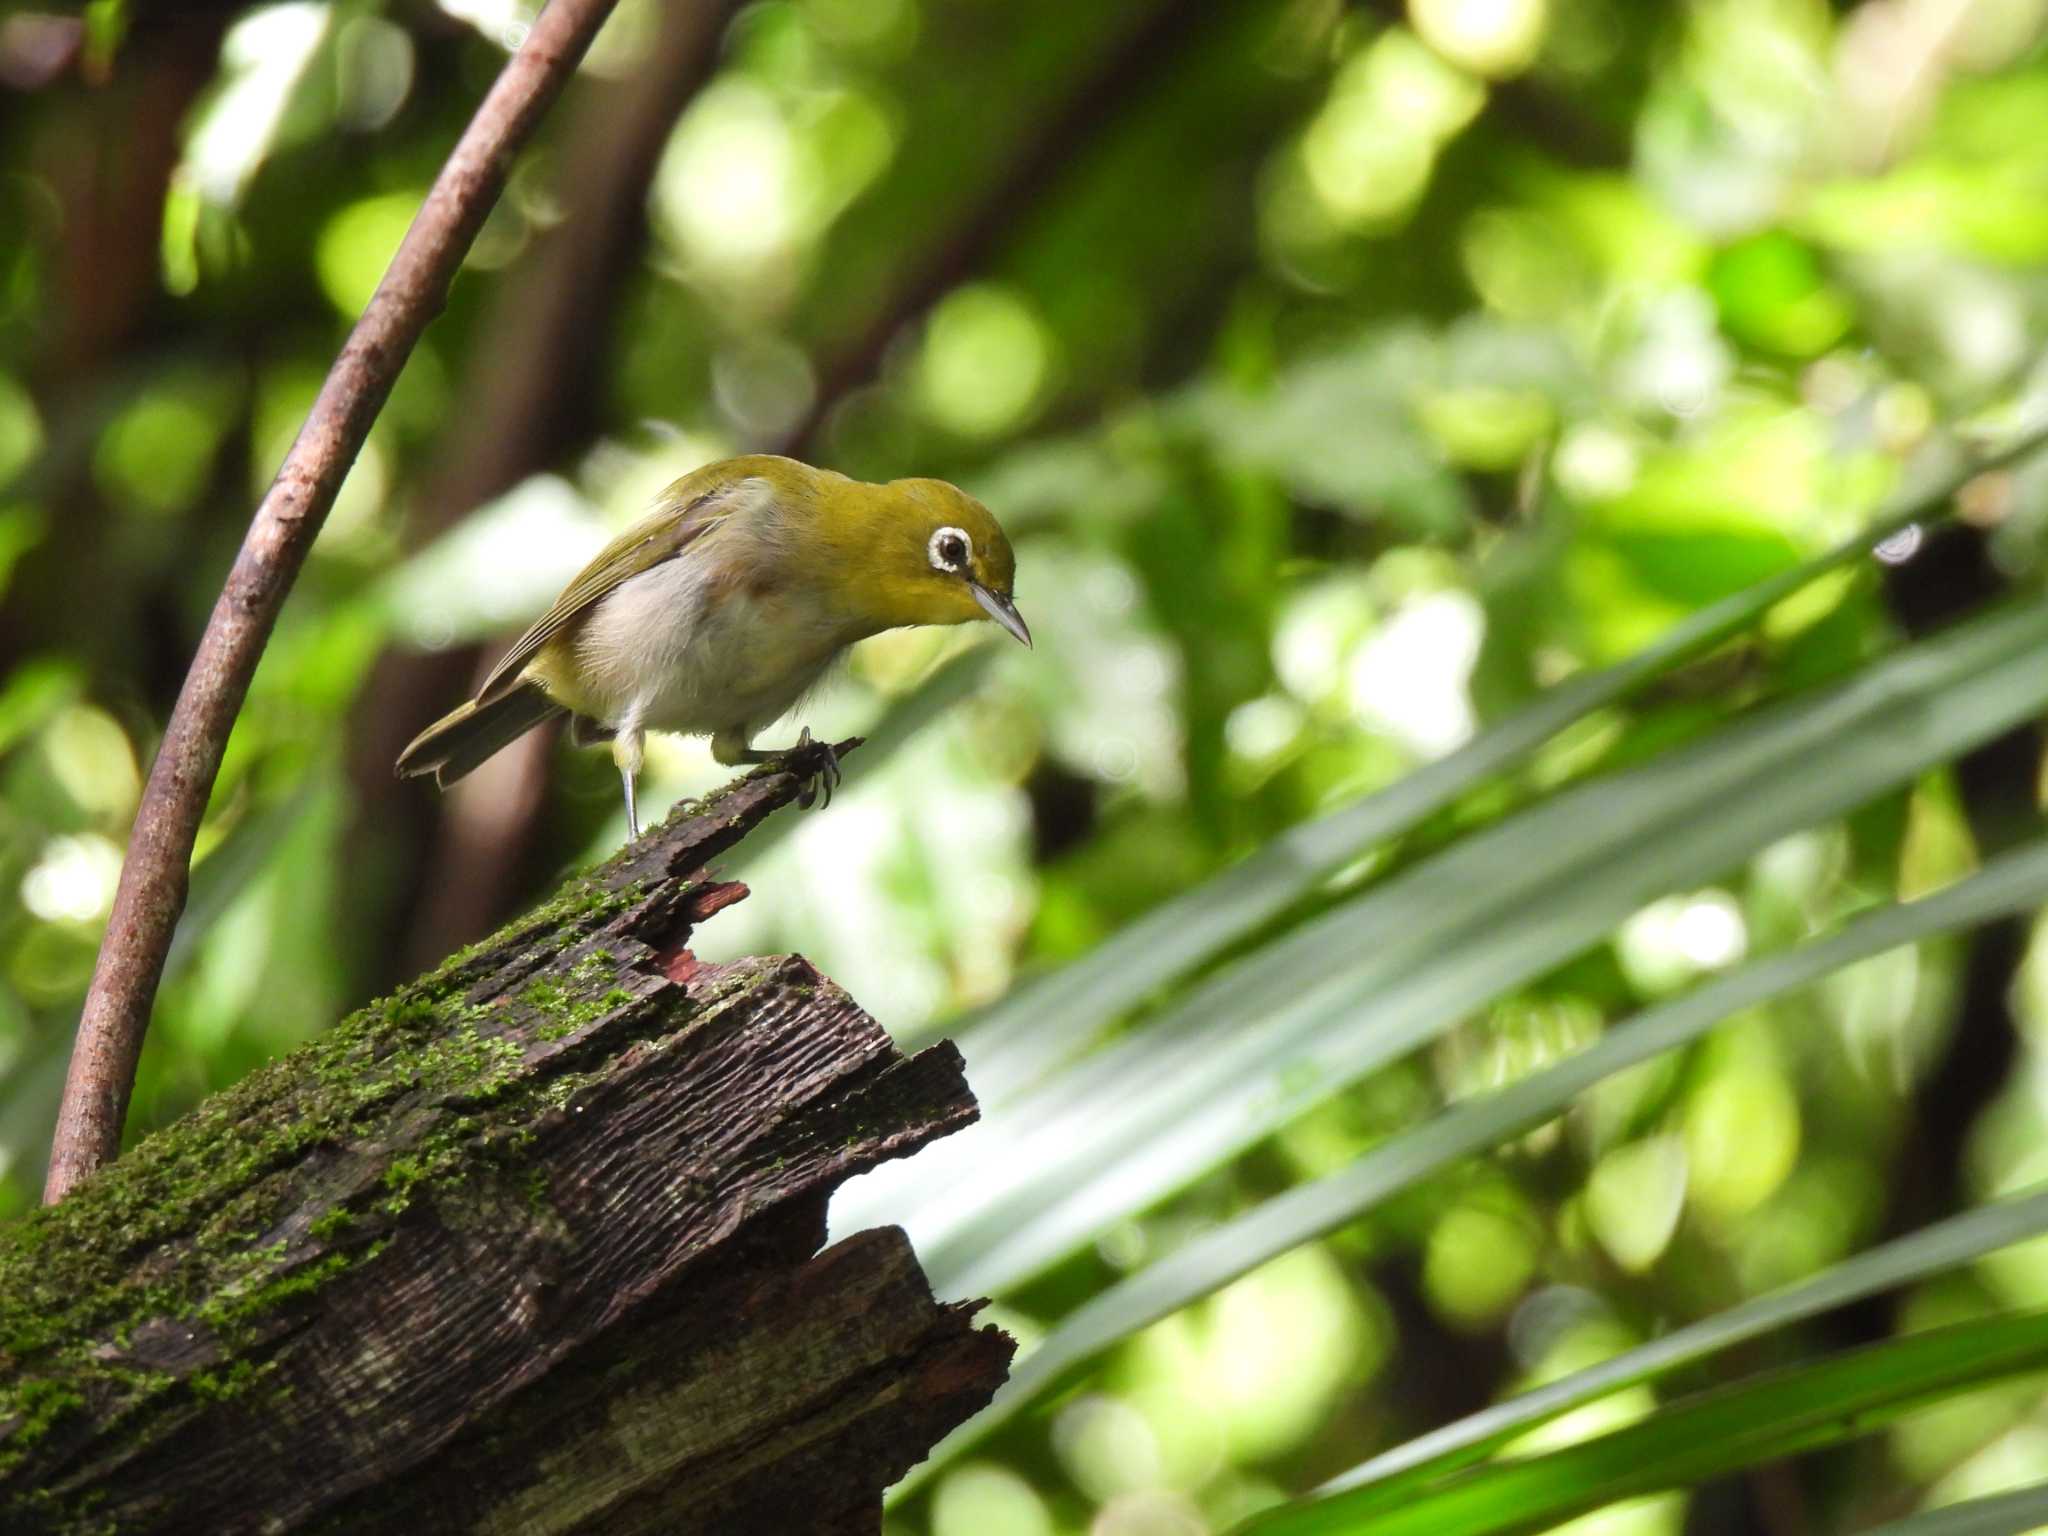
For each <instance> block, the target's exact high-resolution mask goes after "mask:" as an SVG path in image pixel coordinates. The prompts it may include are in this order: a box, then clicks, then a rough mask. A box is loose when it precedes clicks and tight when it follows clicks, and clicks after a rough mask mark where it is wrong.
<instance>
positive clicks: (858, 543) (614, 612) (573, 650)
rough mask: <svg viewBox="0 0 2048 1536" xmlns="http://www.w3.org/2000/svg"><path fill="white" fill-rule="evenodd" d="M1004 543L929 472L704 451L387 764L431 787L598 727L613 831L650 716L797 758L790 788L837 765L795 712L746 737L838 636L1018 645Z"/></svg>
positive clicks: (801, 692)
mask: <svg viewBox="0 0 2048 1536" xmlns="http://www.w3.org/2000/svg"><path fill="white" fill-rule="evenodd" d="M1015 578H1016V558H1015V556H1014V554H1013V553H1012V551H1011V548H1010V541H1009V539H1008V537H1007V536H1006V535H1005V534H1004V533H1003V530H1002V527H1001V525H1000V524H999V523H997V521H996V519H995V515H994V514H993V513H992V512H990V511H989V509H988V508H987V507H985V506H983V505H982V504H981V503H980V502H979V501H976V500H975V499H974V498H973V497H972V496H970V495H968V494H967V493H966V492H965V491H963V490H961V489H960V488H959V487H958V486H955V485H952V484H949V483H948V482H946V481H944V480H932V479H906V480H892V481H889V482H888V483H887V484H881V485H877V484H871V483H869V482H866V481H861V480H854V479H851V478H849V477H848V476H846V475H843V474H840V473H838V472H837V471H834V470H830V469H818V468H814V467H812V466H811V465H809V464H805V463H803V462H801V461H799V460H797V459H791V458H784V457H782V456H780V455H776V454H747V455H743V456H741V457H739V458H731V459H725V460H722V461H720V462H717V463H713V464H707V465H705V466H704V467H703V468H701V469H697V470H694V471H692V472H691V473H690V474H687V475H684V476H683V477H682V478H681V479H680V480H677V481H676V482H675V483H674V484H672V485H670V486H669V487H668V488H667V489H666V490H664V491H662V492H661V493H660V494H659V495H658V496H657V497H656V498H655V500H654V504H653V507H652V509H651V510H650V511H649V512H648V513H647V515H646V516H644V517H642V518H641V519H640V520H639V521H638V522H636V523H634V524H633V525H632V526H630V527H629V528H627V529H626V530H625V531H624V532H623V533H621V534H619V536H618V537H617V538H615V539H613V540H612V541H611V543H609V544H607V545H606V546H605V547H604V548H603V549H602V550H600V551H599V552H598V554H597V556H596V558H594V559H593V560H592V561H591V562H590V563H589V564H588V565H586V566H584V568H583V569H582V570H581V571H579V572H578V573H577V574H576V576H575V577H574V579H572V580H571V581H570V582H569V584H568V585H567V586H566V587H564V588H563V589H562V594H561V596H559V597H557V598H556V599H555V601H554V604H553V606H552V607H550V608H549V609H548V610H547V612H546V613H544V614H542V615H541V616H540V618H539V619H538V620H536V621H535V623H534V624H533V626H532V627H531V628H530V629H528V630H527V631H526V633H525V634H523V635H521V636H520V637H519V638H518V639H517V640H516V641H514V642H513V644H512V647H511V649H509V650H508V651H506V652H505V654H504V656H503V657H502V658H501V659H500V660H499V661H498V663H497V664H496V665H495V666H494V667H492V669H491V671H490V673H489V675H488V676H486V677H485V678H484V680H483V683H482V685H481V686H479V687H478V688H477V690H476V693H475V695H474V696H473V697H471V698H470V699H468V700H466V701H465V702H463V703H462V704H460V705H458V706H457V707H456V708H455V709H453V710H451V711H450V712H449V713H448V714H446V715H444V716H442V717H441V718H440V719H439V720H436V721H435V722H434V723H433V724H432V725H430V726H428V727H427V728H426V729H425V730H424V731H422V732H420V734H419V735H418V736H417V737H415V738H414V739H413V741H412V742H411V744H410V745H408V746H407V747H406V749H405V750H404V751H403V752H401V753H400V754H399V756H398V762H397V765H396V767H397V772H398V776H399V777H400V778H415V777H422V776H425V775H432V776H433V779H434V782H435V783H436V784H437V785H439V786H440V787H441V788H443V789H445V788H447V787H448V786H449V785H450V784H453V783H454V782H455V781H456V780H458V779H460V778H462V777H463V776H464V775H465V774H467V773H469V772H471V771H472V770H473V769H475V768H476V767H477V766H478V765H479V764H481V763H482V762H483V761H484V760H485V759H487V758H489V757H490V756H491V755H492V754H493V753H496V752H497V751H499V750H500V749H501V748H503V747H505V746H508V745H509V744H510V743H511V742H513V741H514V740H516V739H517V738H518V737H520V736H522V735H524V734H525V733H526V732H528V731H530V730H532V729H534V728H535V727H536V726H539V725H542V724H544V723H546V722H547V721H550V720H553V719H555V718H557V717H559V716H561V715H568V716H569V717H570V737H571V739H572V740H573V741H574V742H576V743H577V744H578V745H590V744H595V743H600V742H609V743H610V746H611V753H612V761H613V762H614V763H615V764H616V765H617V767H618V770H619V777H620V779H621V781H622V783H623V786H624V790H625V799H626V828H627V834H628V838H629V840H631V839H637V838H638V837H639V836H640V814H639V807H638V804H637V800H636V796H635V781H636V780H637V778H638V777H639V773H640V769H641V764H642V762H643V760H644V755H645V740H646V733H647V732H648V731H650V730H655V731H673V732H679V733H681V734H684V735H692V736H708V737H710V738H711V755H712V757H713V758H714V759H715V760H716V761H718V762H719V763H721V764H724V765H726V766H728V767H736V766H739V765H742V764H754V763H776V764H778V765H781V766H785V767H790V768H794V769H797V770H800V771H802V772H803V774H804V780H805V784H804V791H803V794H802V796H801V797H800V799H801V803H802V804H803V805H805V806H806V807H808V806H809V805H810V804H811V802H812V799H813V797H814V795H815V793H816V792H817V791H818V790H819V789H822V790H823V791H824V794H825V798H826V800H827V802H828V803H829V800H830V797H831V791H832V787H833V786H834V785H835V784H836V783H837V782H838V780H839V764H838V760H837V758H836V757H835V756H834V755H833V752H832V749H831V748H830V747H829V746H828V745H826V744H825V743H822V742H818V741H814V740H812V738H811V734H810V728H809V727H808V726H806V727H805V728H804V729H803V731H802V733H801V735H799V737H798V738H797V741H796V744H795V745H794V746H792V747H788V748H784V749H782V750H780V751H769V750H762V749H760V748H757V747H756V746H755V745H754V737H755V736H756V734H757V733H759V732H760V731H762V730H764V729H765V728H766V727H768V726H770V725H772V724H773V723H774V722H775V721H777V720H779V719H780V718H781V717H782V716H783V715H785V714H787V713H788V712H789V711H790V710H791V709H792V708H794V707H795V706H796V704H797V703H798V702H799V701H800V700H801V699H802V698H804V696H805V695H806V694H808V693H809V692H810V691H811V689H812V688H813V686H814V685H816V684H817V682H818V681H819V679H820V678H821V677H822V676H823V675H824V674H825V672H826V671H827V670H828V669H829V668H830V667H831V666H832V664H833V662H834V661H836V660H837V659H838V658H839V657H840V656H842V655H843V654H844V653H845V651H846V649H847V647H849V646H851V645H852V644H853V643H854V642H856V641H858V640H863V639H866V638H867V637H868V636H870V635H876V634H880V633H881V632H882V631H884V630H888V629H897V628H900V627H904V626H908V625H923V624H963V623H968V622H971V621H974V620H981V619H986V620H990V621H992V622H994V623H995V624H997V625H999V626H1000V627H1001V628H1002V629H1004V630H1005V631H1007V632H1008V633H1009V634H1010V635H1012V636H1014V637H1015V638H1016V639H1017V640H1019V641H1021V642H1022V643H1023V644H1024V645H1025V646H1027V647H1028V646H1029V645H1030V644H1031V630H1030V628H1029V627H1028V626H1027V625H1026V624H1025V622H1024V619H1023V616H1022V615H1021V614H1019V613H1018V611H1017V604H1016V599H1015V596H1014V592H1013V586H1014V582H1015Z"/></svg>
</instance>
